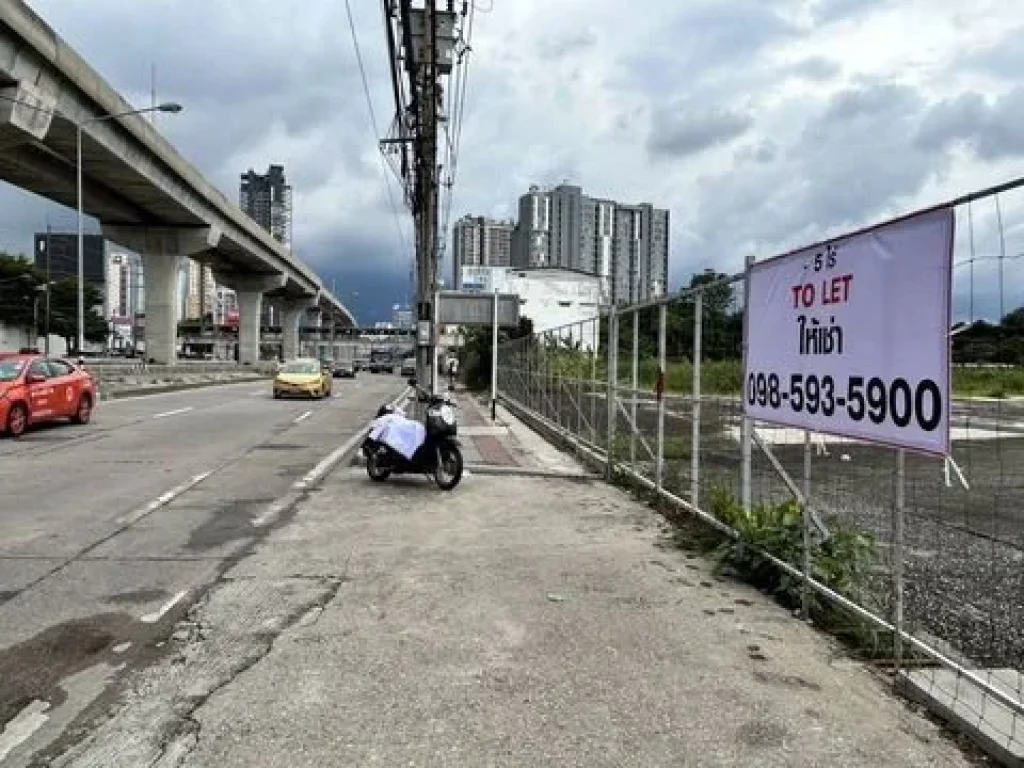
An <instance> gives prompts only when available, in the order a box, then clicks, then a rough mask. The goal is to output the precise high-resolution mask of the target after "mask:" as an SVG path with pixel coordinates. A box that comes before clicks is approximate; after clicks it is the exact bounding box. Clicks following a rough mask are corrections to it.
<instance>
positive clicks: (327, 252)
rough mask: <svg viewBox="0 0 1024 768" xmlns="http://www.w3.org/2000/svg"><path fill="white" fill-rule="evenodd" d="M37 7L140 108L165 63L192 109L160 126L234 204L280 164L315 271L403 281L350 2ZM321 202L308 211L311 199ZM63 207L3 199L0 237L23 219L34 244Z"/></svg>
mask: <svg viewBox="0 0 1024 768" xmlns="http://www.w3.org/2000/svg"><path fill="white" fill-rule="evenodd" d="M32 5H33V8H34V10H36V11H37V13H39V15H40V16H42V17H43V18H44V19H45V20H46V21H48V22H49V23H50V24H51V25H52V26H53V27H54V29H55V31H56V32H57V34H59V35H60V36H61V37H63V38H64V39H65V40H67V42H68V43H69V44H70V45H71V46H72V47H73V48H75V50H76V51H78V53H79V54H81V55H82V56H83V57H84V58H85V59H86V60H87V61H88V62H89V63H90V64H91V65H92V66H93V68H94V69H96V70H97V71H98V72H99V73H100V75H101V76H102V77H103V78H104V79H105V80H107V81H108V82H109V83H110V84H111V86H113V87H114V89H115V90H118V91H120V92H121V93H122V94H123V95H125V97H126V98H127V99H128V100H129V101H130V102H131V103H133V104H139V105H145V104H148V103H149V100H150V93H149V86H150V67H151V65H154V64H155V67H156V91H157V98H158V99H159V100H175V101H180V102H181V103H182V104H184V106H185V110H184V111H183V112H182V113H181V114H179V115H173V116H170V115H167V116H160V117H159V119H158V127H159V129H160V130H161V132H163V133H164V135H165V136H166V137H167V138H168V140H169V141H171V143H172V144H173V145H174V146H175V147H176V148H177V149H178V151H179V152H180V153H181V154H182V155H183V156H184V157H185V158H186V159H187V160H189V161H190V162H191V163H192V164H193V165H195V166H196V167H197V168H198V169H199V170H200V171H201V172H202V173H203V174H204V175H205V176H206V177H207V178H208V179H209V180H210V181H211V182H213V183H214V184H215V185H216V186H217V187H219V188H220V189H221V190H222V191H223V192H224V193H225V195H226V196H227V197H228V198H229V199H232V200H234V199H236V198H237V195H238V176H239V174H240V173H242V172H243V171H245V170H247V169H248V167H250V166H253V167H255V168H256V170H263V169H265V168H266V166H267V165H268V164H270V163H272V162H280V163H283V164H284V165H285V171H286V173H287V175H288V178H289V182H290V183H291V184H292V186H293V188H294V190H295V196H296V203H297V205H296V210H295V233H294V237H295V244H296V252H297V253H298V254H299V256H300V258H302V259H303V260H304V261H305V262H306V263H307V264H309V265H310V266H312V267H313V268H314V269H316V270H318V271H322V270H323V269H325V268H330V269H331V270H335V271H337V270H341V271H344V269H346V268H350V267H352V265H354V264H357V263H359V262H358V258H357V257H358V256H359V255H360V254H362V255H363V256H365V255H366V254H371V255H372V259H373V261H372V262H370V263H372V264H374V268H375V269H380V270H382V271H384V272H390V271H392V268H394V271H396V273H397V272H398V271H400V270H399V268H398V267H397V266H394V265H397V263H398V261H399V260H400V256H399V255H397V254H396V253H395V252H396V251H398V250H400V248H399V246H398V245H397V238H396V236H395V231H394V223H393V220H392V213H391V211H390V206H389V204H388V202H387V198H386V191H385V188H384V185H383V179H382V170H381V167H380V165H379V162H378V161H377V158H376V156H375V150H376V142H375V140H374V136H373V134H372V132H371V129H370V126H369V119H368V116H367V109H366V103H365V96H364V94H363V88H362V82H361V80H360V77H359V73H358V69H357V67H356V63H355V56H354V53H353V50H352V42H351V39H350V37H349V33H348V26H347V19H346V16H345V9H344V5H343V4H342V3H323V4H315V3H310V4H304V5H303V7H302V12H301V13H297V12H296V8H295V6H294V5H292V4H290V3H279V2H269V1H267V0H244V1H243V0H218V1H217V2H215V3H210V2H208V1H207V0H146V2H142V3H122V2H118V1H117V0H90V2H89V3H88V4H69V3H66V2H64V0H33V2H32ZM360 6H362V4H358V3H357V4H354V8H353V11H354V13H355V19H356V23H357V30H358V33H359V36H360V41H361V43H362V45H363V47H364V50H363V56H364V60H365V64H366V66H367V70H368V77H369V80H370V88H371V93H372V94H373V97H374V100H375V106H376V108H377V114H378V120H380V121H381V122H384V121H387V120H388V119H389V118H390V85H389V84H388V82H387V79H386V72H385V59H384V57H383V56H381V55H380V49H379V40H380V36H381V24H380V16H379V10H378V9H377V8H373V9H366V8H365V6H363V7H360ZM382 128H383V126H382ZM271 137H274V138H273V140H271ZM271 145H272V146H273V147H275V149H274V150H273V154H272V155H267V156H266V157H263V156H261V152H260V149H261V148H262V147H264V146H271ZM325 196H327V197H326V198H325ZM313 198H315V202H309V203H308V207H306V208H305V209H303V207H302V202H303V200H306V201H312V200H313ZM331 198H336V199H337V203H336V206H337V214H336V215H333V216H332V215H331V214H330V212H329V209H330V206H325V203H324V200H325V199H328V200H329V199H331ZM8 201H11V202H8ZM398 202H399V205H401V196H400V195H399V196H398ZM314 208H315V210H314ZM54 209H57V207H56V206H53V205H52V204H47V203H45V202H43V201H40V200H37V199H35V198H33V197H31V196H29V195H27V194H26V193H22V192H20V191H18V190H14V189H10V188H8V189H5V190H3V192H2V193H0V211H5V212H6V213H0V230H2V228H3V227H4V226H6V225H7V220H8V219H10V218H12V217H13V218H14V219H16V220H14V221H12V222H11V226H12V227H18V226H21V227H22V228H24V229H25V231H26V232H27V233H28V236H27V237H26V238H25V241H26V243H30V235H31V232H32V231H33V230H34V229H36V228H39V227H41V226H42V224H43V221H44V212H45V211H46V210H54ZM15 211H18V212H19V213H17V214H15V213H14V212H15ZM325 211H326V214H325ZM325 219H326V220H325ZM360 227H370V228H372V229H373V230H374V231H379V232H380V233H381V242H380V243H379V244H377V245H376V246H374V247H369V246H367V245H366V243H365V242H363V243H361V244H360V245H359V247H353V240H352V239H351V237H350V234H351V232H352V231H353V229H357V228H360ZM0 237H5V235H4V233H3V231H0Z"/></svg>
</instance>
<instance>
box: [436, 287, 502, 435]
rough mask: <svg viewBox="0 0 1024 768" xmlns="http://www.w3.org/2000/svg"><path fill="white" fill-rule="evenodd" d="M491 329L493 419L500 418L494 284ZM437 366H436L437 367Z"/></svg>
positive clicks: (496, 301)
mask: <svg viewBox="0 0 1024 768" xmlns="http://www.w3.org/2000/svg"><path fill="white" fill-rule="evenodd" d="M492 320H493V326H494V327H493V328H492V329H491V345H492V347H493V348H492V357H491V421H492V422H495V421H497V420H498V286H497V285H495V286H494V317H493V318H492ZM436 367H437V366H435V368H436Z"/></svg>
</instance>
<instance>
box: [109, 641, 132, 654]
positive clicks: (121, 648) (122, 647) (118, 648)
mask: <svg viewBox="0 0 1024 768" xmlns="http://www.w3.org/2000/svg"><path fill="white" fill-rule="evenodd" d="M131 647H132V644H131V643H130V642H124V643H118V644H117V645H115V646H114V647H113V648H111V649H110V650H112V651H113V652H114V653H124V652H125V651H127V650H128V649H129V648H131Z"/></svg>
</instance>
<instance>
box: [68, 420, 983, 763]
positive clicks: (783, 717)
mask: <svg viewBox="0 0 1024 768" xmlns="http://www.w3.org/2000/svg"><path fill="white" fill-rule="evenodd" d="M466 412H469V409H468V408H467V409H466ZM478 415H479V414H478ZM463 416H465V414H463ZM471 418H472V417H471ZM465 423H467V426H477V427H480V426H484V425H481V424H475V425H474V424H473V422H465ZM515 430H516V428H515V427H513V428H512V429H510V432H512V433H514V432H515ZM481 436H485V435H476V437H481ZM474 442H476V441H475V440H474ZM520 445H522V443H520ZM484 450H485V452H486V450H487V449H484ZM510 455H512V454H510ZM516 458H518V457H516ZM532 460H534V461H536V459H532ZM559 460H560V462H562V463H563V464H564V463H565V462H567V461H568V460H567V459H565V458H564V457H562V458H560V459H559ZM663 535H664V529H663V524H662V523H661V521H660V520H659V519H658V518H657V517H656V516H655V515H654V514H653V513H652V512H651V511H650V510H649V509H647V508H645V507H643V506H641V505H639V504H637V503H635V502H633V501H632V500H631V499H630V498H629V497H627V496H626V495H625V494H624V493H622V492H621V491H619V490H617V489H615V488H612V487H610V486H608V485H605V484H603V483H601V482H597V481H581V480H579V479H576V480H564V479H548V478H540V477H532V476H529V477H523V476H516V475H486V474H476V473H472V474H470V476H468V477H467V478H466V479H465V481H464V482H463V484H462V485H461V486H460V487H459V488H458V489H457V490H456V491H455V492H453V493H443V492H440V491H437V490H436V489H434V488H433V487H431V486H430V485H429V484H428V483H427V482H426V481H425V480H422V479H417V478H398V479H395V480H392V481H389V482H387V483H384V484H376V483H372V482H370V481H369V480H368V479H367V477H366V475H365V472H364V471H363V470H362V469H360V468H357V467H345V468H344V469H342V470H340V471H339V472H337V473H336V474H334V475H333V476H331V477H330V478H329V479H328V480H327V481H326V483H325V484H324V486H323V487H322V489H321V490H320V491H319V492H317V493H315V494H313V495H312V496H311V498H310V500H309V501H308V502H307V503H305V504H304V505H303V506H302V507H301V508H300V509H299V510H298V511H297V513H296V516H295V517H294V519H293V520H291V521H290V522H288V523H287V524H286V525H284V526H283V527H281V528H279V529H278V530H276V531H275V532H274V533H273V534H272V535H271V536H269V537H268V538H267V539H266V540H265V541H264V543H263V544H262V545H261V546H260V547H259V548H258V549H257V550H256V551H255V552H254V553H253V554H252V555H251V556H249V557H247V558H246V559H244V560H242V561H241V562H239V563H238V564H237V565H236V566H235V567H234V568H232V569H231V570H230V571H229V572H228V573H227V574H226V575H225V578H224V579H223V580H222V581H221V582H220V583H219V584H218V585H217V586H216V587H214V589H213V590H211V592H210V593H209V594H208V595H207V596H206V598H205V599H204V600H203V601H202V602H200V603H199V604H198V605H197V606H196V608H194V609H193V611H192V612H191V615H190V620H189V621H188V622H186V623H183V624H182V625H181V626H180V627H179V628H178V631H177V632H176V633H175V639H174V640H173V641H172V642H171V643H169V645H170V646H172V650H171V653H170V654H168V655H167V656H165V657H164V658H163V659H162V660H160V661H159V662H157V663H156V664H155V665H154V666H153V667H151V668H149V669H147V670H144V671H141V672H140V673H138V675H137V676H136V678H135V681H134V686H133V690H132V691H130V692H128V693H126V694H125V695H124V696H123V697H122V698H121V705H120V709H119V711H118V713H117V714H116V715H115V716H114V717H113V718H112V719H110V720H109V721H107V722H106V723H105V724H103V725H102V726H100V727H99V728H98V729H97V730H96V731H95V732H94V733H93V735H92V736H91V737H90V738H89V739H88V740H87V741H86V742H84V743H83V744H82V745H81V747H79V748H78V749H76V750H74V751H73V752H71V753H69V754H68V755H66V756H65V759H63V760H59V761H57V762H56V763H55V764H56V765H73V766H101V765H121V766H134V765H151V764H155V765H158V766H165V765H184V766H217V767H218V768H229V767H230V766H288V767H289V768H292V767H294V768H301V767H303V766H365V765H380V766H466V767H467V768H479V767H482V766H527V767H529V768H533V767H534V766H553V767H554V766H557V767H558V768H562V767H563V766H587V767H588V768H589V767H590V766H595V767H596V766H643V767H645V768H646V767H648V766H737V767H739V766H742V767H743V768H748V767H753V766H823V767H824V766H828V767H830V768H831V767H832V766H844V767H845V766H881V765H892V766H921V767H922V768H925V767H927V768H938V767H939V766H967V765H969V764H970V763H969V762H968V760H967V759H966V758H965V757H964V755H963V754H962V753H961V752H960V751H959V750H958V749H957V747H956V746H955V745H954V744H953V743H952V742H950V741H948V740H947V739H946V738H945V737H944V736H942V734H941V733H940V731H939V729H938V728H937V727H936V726H935V725H933V724H932V723H930V722H929V721H928V720H926V719H924V718H922V717H920V716H918V715H917V714H915V713H914V712H912V711H911V710H910V709H909V708H908V707H907V706H906V705H904V704H903V703H902V702H901V701H899V700H897V699H896V698H894V697H893V696H891V695H890V694H889V693H888V692H887V688H886V685H885V684H884V683H883V682H882V681H881V680H879V679H878V678H877V677H876V676H874V675H873V674H872V673H871V672H869V671H867V670H866V669H865V668H863V667H862V666H861V665H859V664H857V663H854V662H852V661H849V660H847V659H846V658H845V657H844V655H843V653H842V652H841V651H840V650H838V649H837V648H836V646H835V645H834V644H833V643H832V642H831V641H829V640H828V639H827V638H825V637H823V636H822V635H820V634H818V633H817V632H815V631H814V630H812V629H810V628H809V627H807V626H806V625H804V624H802V623H801V622H799V621H797V620H796V619H794V618H792V616H791V615H790V614H789V613H788V612H786V611H784V610H782V609H781V608H779V607H777V606H776V605H775V604H773V603H772V602H771V601H770V600H769V599H768V598H766V597H765V596H763V595H761V594H760V593H758V592H756V591H755V590H753V589H750V588H748V587H746V586H743V585H740V584H735V583H732V582H727V581H720V580H718V579H716V578H715V577H714V576H713V575H712V574H711V568H710V565H709V563H707V562H705V561H703V560H701V559H699V558H696V557H694V556H693V555H690V554H686V553H683V552H681V551H679V550H676V549H672V548H669V547H667V546H660V544H661V542H662V537H663Z"/></svg>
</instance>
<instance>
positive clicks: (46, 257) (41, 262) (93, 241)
mask: <svg viewBox="0 0 1024 768" xmlns="http://www.w3.org/2000/svg"><path fill="white" fill-rule="evenodd" d="M82 246H83V248H82V251H83V254H84V259H83V262H82V268H83V272H84V275H85V282H86V283H92V284H93V285H95V286H98V287H102V286H103V284H104V282H105V281H106V274H105V271H104V270H105V268H106V253H107V244H106V241H105V240H104V239H103V235H83V237H82ZM33 253H34V254H35V259H34V261H35V266H36V269H38V270H39V271H40V272H41V273H43V274H49V275H50V279H51V280H77V279H78V233H76V232H36V234H35V248H34V249H33Z"/></svg>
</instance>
